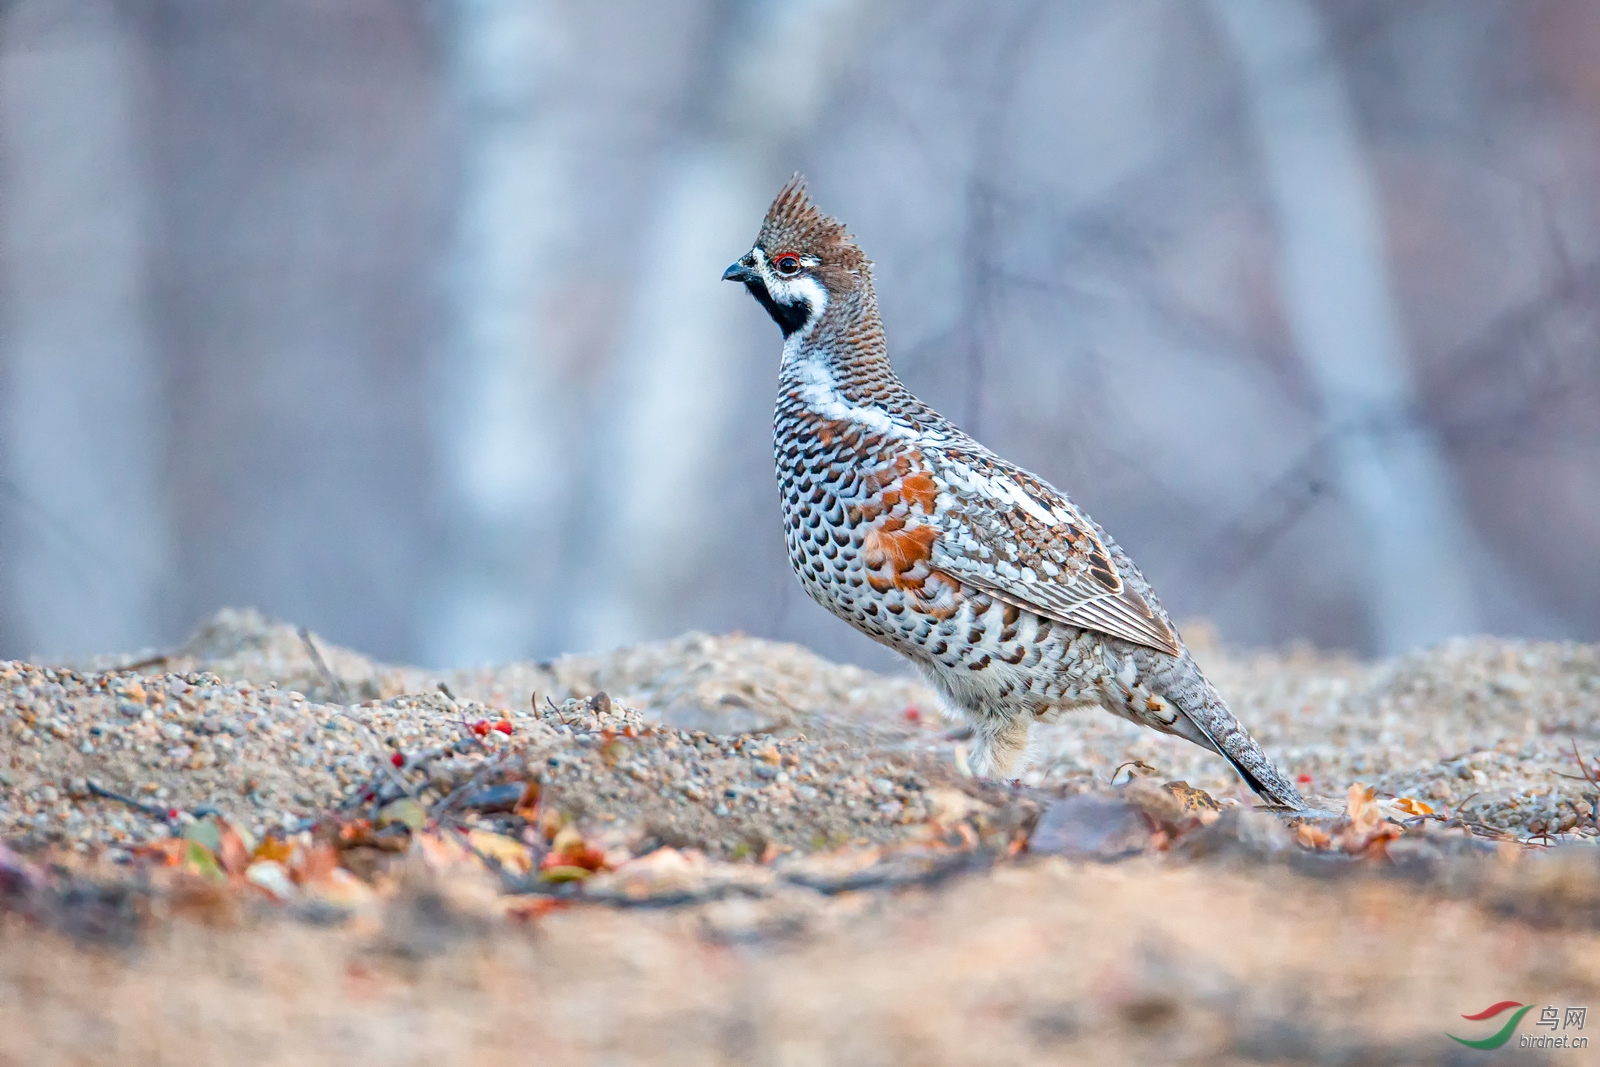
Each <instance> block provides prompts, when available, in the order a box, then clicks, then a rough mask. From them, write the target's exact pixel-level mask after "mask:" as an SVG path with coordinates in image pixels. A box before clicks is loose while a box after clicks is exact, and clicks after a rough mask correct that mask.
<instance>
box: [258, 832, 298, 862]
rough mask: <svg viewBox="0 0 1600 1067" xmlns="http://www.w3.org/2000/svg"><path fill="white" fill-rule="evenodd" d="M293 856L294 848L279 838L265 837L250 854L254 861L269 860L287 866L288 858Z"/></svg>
mask: <svg viewBox="0 0 1600 1067" xmlns="http://www.w3.org/2000/svg"><path fill="white" fill-rule="evenodd" d="M293 855H294V846H293V845H291V844H289V842H287V841H285V840H284V839H283V838H281V837H265V838H262V839H261V843H260V844H258V845H256V847H255V851H254V852H252V853H251V856H252V857H253V858H254V859H258V860H271V861H273V862H274V863H282V864H284V865H287V864H288V862H289V859H290V857H292V856H293Z"/></svg>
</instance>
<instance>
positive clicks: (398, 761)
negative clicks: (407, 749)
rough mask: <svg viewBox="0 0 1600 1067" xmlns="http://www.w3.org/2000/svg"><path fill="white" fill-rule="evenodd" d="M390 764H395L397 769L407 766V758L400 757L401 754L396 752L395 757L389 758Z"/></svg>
mask: <svg viewBox="0 0 1600 1067" xmlns="http://www.w3.org/2000/svg"><path fill="white" fill-rule="evenodd" d="M389 762H390V763H392V764H394V765H395V766H396V767H404V766H405V765H406V758H405V757H404V756H402V755H400V753H398V752H396V753H395V754H394V755H392V756H390V757H389Z"/></svg>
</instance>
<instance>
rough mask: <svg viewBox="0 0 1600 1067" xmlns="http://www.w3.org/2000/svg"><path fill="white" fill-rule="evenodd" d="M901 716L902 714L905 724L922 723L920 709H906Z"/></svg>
mask: <svg viewBox="0 0 1600 1067" xmlns="http://www.w3.org/2000/svg"><path fill="white" fill-rule="evenodd" d="M901 714H903V715H904V716H905V719H906V722H921V721H922V709H921V708H915V707H911V708H907V709H906V710H905V711H904V712H902V713H901Z"/></svg>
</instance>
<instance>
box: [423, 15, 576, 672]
mask: <svg viewBox="0 0 1600 1067" xmlns="http://www.w3.org/2000/svg"><path fill="white" fill-rule="evenodd" d="M552 7H553V5H550V4H546V3H543V2H542V0H459V2H458V3H457V4H456V5H455V7H454V12H453V14H454V20H455V49H454V73H455V84H456V91H457V93H458V95H459V107H460V111H461V114H462V116H463V119H464V122H465V130H464V137H463V140H464V150H463V156H464V158H463V162H462V187H461V191H460V221H459V229H458V232H457V235H456V248H455V252H454V264H453V272H452V275H451V277H450V279H449V281H450V286H451V292H452V303H453V310H452V320H453V321H452V323H451V327H450V337H449V340H448V342H447V344H446V345H445V346H444V349H443V353H442V356H443V358H442V362H441V363H440V365H439V366H438V367H437V368H436V373H435V398H436V399H435V405H436V407H435V413H436V424H435V438H436V440H437V442H438V446H439V449H440V452H441V463H440V474H441V478H442V481H443V485H444V496H445V501H446V506H447V510H448V514H447V516H446V530H447V533H446V536H447V548H446V554H447V559H446V565H445V579H444V585H443V588H442V589H440V590H439V592H438V595H437V598H436V604H435V607H434V610H433V611H431V612H429V613H428V619H427V621H426V622H425V623H424V633H423V650H424V651H423V654H424V657H425V658H426V659H427V660H428V661H430V662H434V663H456V662H461V661H464V660H484V659H505V658H511V657H516V656H522V655H527V654H528V653H529V652H530V651H531V650H532V649H534V648H535V647H537V646H539V645H540V644H541V643H542V640H541V639H542V637H543V636H544V634H543V631H544V629H545V627H546V626H548V625H549V623H548V622H546V621H544V620H545V619H546V617H547V616H548V615H549V614H550V609H551V606H552V603H553V593H554V590H555V588H556V583H557V572H558V568H559V566H560V563H561V559H562V551H561V533H562V528H563V524H564V522H565V518H564V516H565V513H566V509H567V508H568V507H569V505H570V501H569V495H570V494H569V487H568V478H569V474H568V464H567V463H565V462H564V459H565V453H566V449H565V448H564V445H563V441H564V438H565V437H566V436H567V434H568V422H569V419H570V407H571V405H570V403H566V402H564V401H563V387H562V382H561V377H562V373H561V372H562V368H561V367H560V366H559V365H558V360H557V359H556V354H555V353H554V352H553V351H552V346H550V345H549V344H548V343H547V333H548V331H546V330H545V329H544V328H543V323H542V320H541V312H542V310H543V308H542V307H541V301H542V300H548V299H549V298H550V294H551V292H552V288H553V287H552V286H551V284H550V275H551V274H552V272H556V271H559V270H560V269H561V263H562V259H563V256H562V254H561V251H560V246H561V244H562V240H563V233H562V228H563V217H564V214H565V212H564V211H563V205H566V204H570V203H571V202H572V200H573V198H574V197H575V196H576V195H577V191H576V190H571V189H565V188H561V187H560V183H561V175H562V171H561V162H562V160H561V152H560V149H561V145H560V144H559V141H558V136H557V133H556V131H555V129H554V127H553V119H552V116H551V109H548V108H545V107H542V106H541V105H542V101H541V99H540V96H541V92H542V91H543V90H544V88H545V82H546V79H548V77H549V75H550V65H551V63H550V53H549V50H550V49H551V48H552V47H553V46H554V45H553V38H554V36H555V35H554V32H553V31H554V30H555V28H556V27H555V26H554V25H553V24H552V23H553V20H554V18H555V13H554V12H553V10H552Z"/></svg>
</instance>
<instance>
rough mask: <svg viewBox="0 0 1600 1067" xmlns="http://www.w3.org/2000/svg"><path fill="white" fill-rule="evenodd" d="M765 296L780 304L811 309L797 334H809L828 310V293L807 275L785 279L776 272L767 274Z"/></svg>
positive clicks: (819, 283)
mask: <svg viewBox="0 0 1600 1067" xmlns="http://www.w3.org/2000/svg"><path fill="white" fill-rule="evenodd" d="M767 294H768V295H769V296H771V297H772V299H773V300H775V301H777V302H778V303H780V304H789V305H791V306H792V305H795V304H804V305H806V306H807V307H809V308H810V309H811V314H810V315H808V316H807V317H806V324H805V325H804V326H802V327H800V329H799V331H798V332H799V333H810V332H811V327H813V326H815V325H816V324H817V322H818V321H819V320H820V319H821V318H822V313H823V312H824V311H826V310H827V309H828V291H827V290H826V289H824V288H823V287H822V283H821V282H819V281H817V280H816V279H815V278H812V277H810V276H809V275H804V274H802V275H800V276H798V277H795V278H785V277H784V276H783V275H781V274H778V273H776V272H768V274H767Z"/></svg>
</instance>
